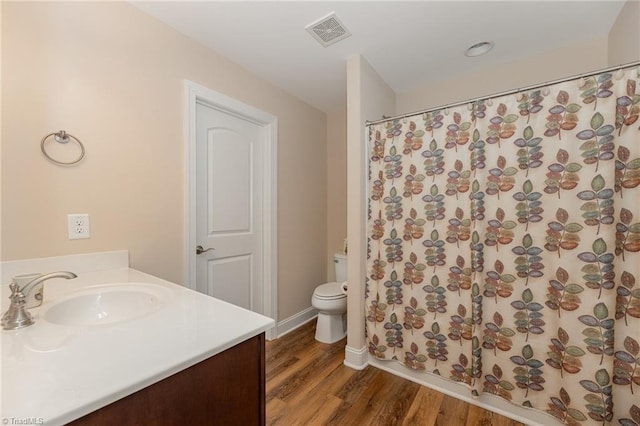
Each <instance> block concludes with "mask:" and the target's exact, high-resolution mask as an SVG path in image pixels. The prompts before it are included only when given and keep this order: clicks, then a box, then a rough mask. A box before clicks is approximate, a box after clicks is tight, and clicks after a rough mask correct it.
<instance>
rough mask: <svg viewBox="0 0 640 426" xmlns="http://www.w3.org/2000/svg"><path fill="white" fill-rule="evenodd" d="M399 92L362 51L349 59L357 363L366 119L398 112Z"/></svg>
mask: <svg viewBox="0 0 640 426" xmlns="http://www.w3.org/2000/svg"><path fill="white" fill-rule="evenodd" d="M395 103H396V95H395V93H394V92H393V90H391V88H390V87H389V86H388V85H387V84H386V83H385V82H384V80H382V78H380V76H379V75H378V74H377V73H376V71H375V70H374V69H373V68H372V67H371V65H369V63H368V62H367V61H366V60H365V59H364V58H363V57H362V56H360V55H354V56H351V57H349V58H348V59H347V161H348V163H347V164H348V169H347V195H348V198H347V209H348V215H347V234H348V235H347V237H348V239H349V253H348V261H349V265H348V268H347V269H348V272H347V274H348V276H347V279H348V281H349V289H348V294H349V296H348V299H347V306H348V315H347V316H348V323H347V325H348V330H347V349H346V361H347V362H348V363H351V364H354V363H355V362H356V360H354V359H353V357H352V355H353V353H354V351H356V352H358V351H361V350H362V349H363V348H364V347H365V338H364V315H363V313H364V287H365V277H366V270H365V261H366V252H367V248H366V234H365V226H366V217H367V210H366V203H365V182H366V175H367V174H366V169H365V160H364V159H365V153H366V143H367V140H368V134H367V133H366V131H365V128H364V126H365V122H366V120H375V119H377V118H380V117H382V115H383V114H384V115H394V114H395Z"/></svg>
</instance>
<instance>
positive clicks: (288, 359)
mask: <svg viewBox="0 0 640 426" xmlns="http://www.w3.org/2000/svg"><path fill="white" fill-rule="evenodd" d="M314 334H315V321H312V322H309V323H307V324H305V325H304V326H302V327H300V328H298V329H296V330H294V331H292V332H291V333H289V334H287V335H285V336H283V337H281V338H280V339H277V340H274V341H272V342H267V343H266V355H267V360H266V377H267V383H266V394H267V424H268V425H281V426H292V425H345V426H351V425H358V426H359V425H376V426H383V425H419V426H431V425H438V426H514V425H522V423H518V422H516V421H514V420H511V419H508V418H506V417H503V416H500V415H498V414H495V413H492V412H490V411H487V410H484V409H482V408H479V407H477V406H475V405H471V404H468V403H466V402H463V401H461V400H458V399H456V398H453V397H450V396H447V395H444V394H442V393H440V392H437V391H434V390H432V389H429V388H427V387H424V386H421V385H418V384H416V383H413V382H411V381H409V380H406V379H403V378H401V377H397V376H394V375H393V374H390V373H387V372H385V371H382V370H379V369H377V368H374V367H367V368H365V369H364V370H361V371H357V370H353V369H351V368H348V367H345V366H344V365H343V364H342V362H343V360H344V348H345V345H346V339H343V340H341V341H340V342H338V343H334V344H331V345H328V344H324V343H319V342H317V341H316V340H315V339H314Z"/></svg>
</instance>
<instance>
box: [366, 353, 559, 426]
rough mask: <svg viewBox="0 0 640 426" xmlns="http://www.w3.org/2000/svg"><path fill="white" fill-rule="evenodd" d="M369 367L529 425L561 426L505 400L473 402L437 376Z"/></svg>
mask: <svg viewBox="0 0 640 426" xmlns="http://www.w3.org/2000/svg"><path fill="white" fill-rule="evenodd" d="M369 365H371V366H373V367H376V368H379V369H380V370H384V371H387V372H389V373H391V374H394V375H396V376H400V377H402V378H405V379H407V380H411V381H412V382H415V383H418V384H420V385H423V386H426V387H428V388H431V389H434V390H437V391H438V392H442V393H444V394H445V395H449V396H452V397H454V398H457V399H461V400H463V401H465V402H468V403H469V404H473V405H477V406H479V407H482V408H484V409H486V410H489V411H493V412H494V413H498V414H500V415H502V416H505V417H509V418H510V419H513V420H516V421H519V422H521V423H524V424H526V425H530V426H552V425H558V426H562V423H561V422H559V421H558V419H556V418H555V417H553V416H551V415H548V414H546V413H544V412H542V411H538V410H534V409H531V408H527V407H523V406H521V405H516V404H512V403H510V402H509V401H507V400H506V399H502V398H499V397H497V396H495V395H491V394H484V393H483V394H481V395H480V396H479V397H477V398H473V397H472V396H471V393H470V392H469V389H468V388H467V387H466V386H464V385H461V384H458V383H455V382H452V381H450V380H447V379H445V378H443V377H440V376H438V375H436V374H431V373H425V372H418V371H413V370H411V369H409V368H407V367H405V366H404V365H402V364H401V363H400V362H397V361H381V360H378V359H375V358H374V357H371V356H370V357H369Z"/></svg>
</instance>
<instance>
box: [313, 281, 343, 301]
mask: <svg viewBox="0 0 640 426" xmlns="http://www.w3.org/2000/svg"><path fill="white" fill-rule="evenodd" d="M313 295H314V296H316V297H317V298H319V299H340V298H342V297H347V295H346V294H344V293H343V292H342V289H341V287H340V283H339V282H332V283H326V284H322V285H319V286H318V287H316V289H315V291H314V292H313Z"/></svg>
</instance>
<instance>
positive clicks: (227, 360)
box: [69, 333, 265, 426]
mask: <svg viewBox="0 0 640 426" xmlns="http://www.w3.org/2000/svg"><path fill="white" fill-rule="evenodd" d="M264 362H265V356H264V333H262V334H260V335H258V336H255V337H253V338H250V339H248V340H246V341H244V342H242V343H239V344H238V345H236V346H234V347H232V348H230V349H227V350H226V351H224V352H221V353H219V354H218V355H215V356H213V357H211V358H209V359H206V360H204V361H202V362H200V363H198V364H196V365H194V366H192V367H189V368H187V369H185V370H183V371H180V372H179V373H176V374H174V375H173V376H170V377H167V378H166V379H164V380H161V381H159V382H157V383H154V384H153V385H150V386H148V387H146V388H144V389H142V390H140V391H138V392H136V393H134V394H131V395H129V396H127V397H125V398H123V399H120V400H118V401H116V402H114V403H112V404H109V405H107V406H105V407H103V408H100V409H99V410H96V411H94V412H92V413H89V414H87V415H86V416H84V417H81V418H79V419H77V420H75V421H73V422H71V423H69V424H71V425H90V426H96V425H108V426H112V425H119V426H121V425H145V426H146V425H181V426H184V425H264V424H265V366H264ZM98 385H99V384H98Z"/></svg>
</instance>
